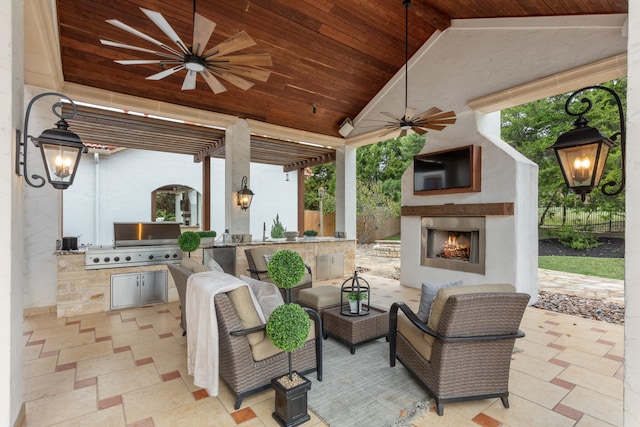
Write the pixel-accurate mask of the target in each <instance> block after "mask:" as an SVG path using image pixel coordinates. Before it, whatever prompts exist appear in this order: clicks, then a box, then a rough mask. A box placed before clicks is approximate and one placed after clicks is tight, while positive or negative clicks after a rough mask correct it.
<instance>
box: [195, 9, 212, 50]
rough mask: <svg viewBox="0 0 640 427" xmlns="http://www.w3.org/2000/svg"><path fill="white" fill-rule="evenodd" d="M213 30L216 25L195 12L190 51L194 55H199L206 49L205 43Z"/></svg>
mask: <svg viewBox="0 0 640 427" xmlns="http://www.w3.org/2000/svg"><path fill="white" fill-rule="evenodd" d="M215 29H216V23H215V22H213V21H212V20H210V19H207V18H205V17H204V16H202V15H200V14H199V13H197V12H196V13H195V14H194V15H193V45H192V46H191V50H193V54H194V55H199V54H200V53H201V52H202V51H203V50H204V48H205V47H207V43H209V39H210V38H211V34H213V30H215Z"/></svg>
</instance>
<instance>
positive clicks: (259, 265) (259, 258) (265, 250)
mask: <svg viewBox="0 0 640 427" xmlns="http://www.w3.org/2000/svg"><path fill="white" fill-rule="evenodd" d="M249 251H250V252H251V258H253V263H254V264H255V265H256V270H258V271H267V260H266V259H265V258H264V256H265V255H273V254H275V253H276V250H275V249H274V248H271V247H269V246H260V247H257V248H251V249H249ZM263 274H265V275H266V274H267V273H263ZM260 277H262V274H261V275H260ZM265 277H266V276H265Z"/></svg>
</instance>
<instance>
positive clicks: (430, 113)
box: [415, 107, 442, 120]
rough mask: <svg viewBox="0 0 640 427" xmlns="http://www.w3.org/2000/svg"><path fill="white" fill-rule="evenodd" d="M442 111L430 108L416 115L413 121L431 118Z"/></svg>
mask: <svg viewBox="0 0 640 427" xmlns="http://www.w3.org/2000/svg"><path fill="white" fill-rule="evenodd" d="M441 112H442V110H441V109H439V108H438V107H431V108H429V109H428V110H426V111H423V112H422V113H420V114H418V115H417V116H416V117H415V119H416V120H419V119H421V118H425V117H429V116H433V115H435V114H438V113H441Z"/></svg>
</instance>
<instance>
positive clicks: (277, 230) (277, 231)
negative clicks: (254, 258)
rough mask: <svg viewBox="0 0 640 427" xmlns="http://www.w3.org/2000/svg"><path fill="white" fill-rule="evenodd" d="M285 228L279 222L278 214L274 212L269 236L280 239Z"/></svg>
mask: <svg viewBox="0 0 640 427" xmlns="http://www.w3.org/2000/svg"><path fill="white" fill-rule="evenodd" d="M286 230H287V229H286V228H284V227H283V225H282V223H281V222H280V215H278V214H276V219H274V220H273V225H272V226H271V238H272V239H282V238H283V237H284V232H285V231H286Z"/></svg>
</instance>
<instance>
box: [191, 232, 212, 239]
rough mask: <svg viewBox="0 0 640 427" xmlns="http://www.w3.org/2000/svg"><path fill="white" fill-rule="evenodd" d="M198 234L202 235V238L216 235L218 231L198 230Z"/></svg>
mask: <svg viewBox="0 0 640 427" xmlns="http://www.w3.org/2000/svg"><path fill="white" fill-rule="evenodd" d="M196 234H197V235H198V236H200V238H201V239H202V238H204V237H216V236H217V233H216V232H215V231H213V230H207V231H196Z"/></svg>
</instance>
